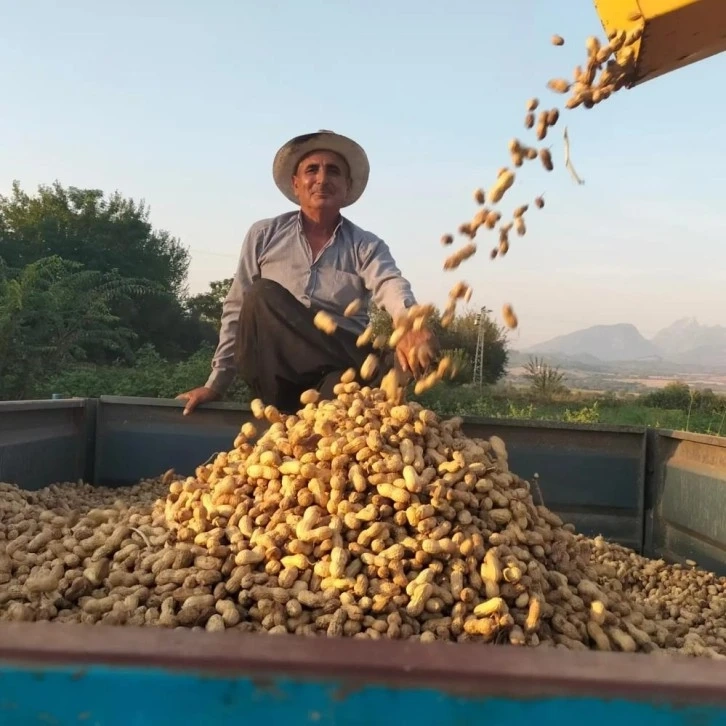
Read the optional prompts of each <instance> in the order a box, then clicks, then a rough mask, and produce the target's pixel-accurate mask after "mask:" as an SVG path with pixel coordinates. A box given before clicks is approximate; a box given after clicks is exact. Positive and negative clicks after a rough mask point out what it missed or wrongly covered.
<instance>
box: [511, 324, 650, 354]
mask: <svg viewBox="0 0 726 726" xmlns="http://www.w3.org/2000/svg"><path fill="white" fill-rule="evenodd" d="M525 352H526V353H531V354H545V353H548V354H554V355H560V356H567V357H568V358H574V359H576V360H579V361H582V362H585V363H587V362H590V363H592V362H593V358H596V359H597V360H600V361H603V362H606V363H609V362H615V361H634V360H643V359H647V358H652V359H658V358H659V357H660V352H659V350H658V348H657V347H656V346H655V345H654V344H653V343H651V342H650V341H649V340H647V339H646V338H644V337H643V336H642V335H641V334H640V332H639V331H638V329H637V328H636V327H635V326H634V325H631V324H630V323H618V324H616V325H593V326H592V327H591V328H585V329H584V330H576V331H575V332H574V333H568V334H567V335H560V336H558V337H556V338H552V339H551V340H547V341H545V342H544V343H538V344H537V345H533V346H532V347H530V348H528V349H527V350H526V351H525Z"/></svg>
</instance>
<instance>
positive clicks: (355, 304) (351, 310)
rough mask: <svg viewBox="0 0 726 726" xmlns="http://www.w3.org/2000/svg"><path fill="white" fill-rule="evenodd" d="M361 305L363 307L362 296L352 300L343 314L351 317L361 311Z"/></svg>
mask: <svg viewBox="0 0 726 726" xmlns="http://www.w3.org/2000/svg"><path fill="white" fill-rule="evenodd" d="M361 307H363V301H362V300H361V299H360V298H358V299H356V300H353V301H352V302H350V303H348V305H347V306H346V308H345V311H344V312H343V315H344V316H345V317H346V318H350V317H352V316H353V315H356V314H357V313H358V312H359V311H360V309H361Z"/></svg>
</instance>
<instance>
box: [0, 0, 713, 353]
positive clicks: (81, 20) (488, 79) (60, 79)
mask: <svg viewBox="0 0 726 726" xmlns="http://www.w3.org/2000/svg"><path fill="white" fill-rule="evenodd" d="M560 4H561V5H562V11H561V12H555V11H554V10H552V9H551V8H553V7H554V6H558V7H559V6H560ZM565 8H566V10H567V11H566V12H564V10H565ZM0 9H2V30H0V41H1V42H0V78H1V81H2V84H1V87H2V99H3V104H2V110H1V111H0V139H2V143H1V144H0V170H1V176H0V191H1V192H3V193H6V192H7V191H8V190H9V189H10V186H11V184H12V181H13V179H18V180H19V181H20V183H21V185H22V186H23V187H24V188H25V189H26V190H28V191H32V190H34V189H35V188H36V187H37V185H38V184H40V183H52V182H53V181H54V180H56V179H57V180H59V181H60V182H61V183H63V184H64V185H74V186H80V187H94V188H100V189H103V190H105V191H108V192H110V191H113V190H115V189H118V190H120V191H121V192H122V193H123V194H125V195H127V196H130V197H134V198H136V199H141V198H143V199H145V200H146V202H147V203H148V204H149V205H150V207H151V219H152V222H153V224H154V226H156V227H159V228H164V229H167V230H169V231H170V232H171V233H172V234H174V235H175V236H177V237H179V238H180V239H181V241H182V242H183V244H184V245H186V246H187V247H188V248H189V249H190V250H191V254H192V263H191V269H190V279H189V283H190V289H191V291H192V292H197V291H201V290H203V289H205V288H206V286H207V283H208V282H209V281H210V280H213V279H219V278H221V277H229V276H231V275H232V274H233V272H234V269H235V264H236V258H237V255H238V252H239V246H240V243H241V241H242V238H243V236H244V234H245V232H246V230H247V228H248V226H249V225H250V223H252V222H253V221H254V220H256V219H259V218H262V217H267V216H272V215H275V214H278V213H281V212H283V211H286V210H288V209H290V208H291V207H290V205H289V203H288V202H287V200H285V199H284V198H283V197H282V196H281V195H280V193H279V192H278V191H277V189H276V187H275V186H274V184H273V182H272V175H271V165H272V158H273V155H274V153H275V151H276V149H277V148H278V146H279V145H280V144H281V143H283V142H284V141H285V140H287V139H288V138H290V137H291V136H294V135H296V134H299V133H303V132H308V131H311V130H316V129H319V128H327V129H334V130H336V131H339V132H341V133H345V134H348V135H350V136H352V137H354V138H355V139H357V140H358V141H359V142H360V143H361V144H362V145H363V146H364V147H365V148H366V150H367V152H368V154H369V156H370V159H371V164H372V172H371V179H370V184H369V187H368V190H367V192H366V194H365V195H364V197H363V199H362V200H361V201H360V202H358V203H357V204H356V205H354V206H353V207H350V208H349V209H348V211H347V215H348V216H349V217H350V218H351V219H352V220H353V221H354V222H356V223H357V224H360V225H361V226H363V227H365V228H367V229H370V230H372V231H374V232H376V233H377V234H378V235H380V236H381V237H383V238H384V239H385V240H386V241H387V242H388V243H389V244H390V245H391V247H392V249H393V251H394V254H395V256H396V258H397V260H398V262H399V264H400V266H401V268H402V269H403V271H404V273H405V274H406V275H407V276H408V277H409V279H411V281H412V283H413V285H414V290H415V292H416V293H417V296H418V297H419V299H420V300H422V301H433V302H436V303H441V302H443V301H444V300H445V297H446V293H447V292H448V290H449V289H450V287H451V286H452V285H453V284H454V283H455V282H457V281H458V280H459V279H465V280H467V281H468V282H470V283H471V284H472V285H473V286H474V289H475V294H474V299H473V301H472V303H473V304H476V305H477V306H479V305H486V306H487V307H489V308H492V309H493V310H494V311H495V312H496V313H497V315H499V311H500V309H501V306H502V304H503V303H505V302H511V303H512V304H513V305H514V307H515V310H516V311H517V313H518V315H519V318H520V321H521V324H520V329H519V331H517V332H516V333H515V334H514V335H513V337H512V342H513V344H514V345H515V346H523V345H527V344H530V343H534V342H537V341H539V340H543V339H545V338H547V337H550V336H552V335H556V334H560V333H563V332H569V331H571V330H573V329H576V328H579V327H584V326H588V325H592V324H597V323H617V322H632V323H635V324H636V325H637V326H638V327H639V329H640V330H641V332H643V334H645V335H650V334H652V333H654V332H655V331H657V330H658V329H659V328H660V327H662V326H664V325H667V324H669V323H670V322H672V321H673V320H674V319H676V318H679V317H684V316H696V317H697V318H698V319H699V320H700V322H702V323H708V324H726V241H724V239H723V238H724V223H725V222H726V202H724V200H723V195H724V176H725V174H726V172H725V171H724V169H726V163H725V162H726V145H725V144H724V136H723V129H724V127H725V124H726V122H725V121H724V117H723V113H724V110H725V106H724V101H723V94H722V93H720V92H719V89H720V88H721V87H722V86H723V77H724V74H725V73H726V54H724V55H723V56H717V57H715V58H712V59H710V60H707V61H704V62H702V63H699V64H695V65H693V66H691V67H690V68H687V69H683V70H680V71H677V72H676V73H674V74H672V75H670V76H665V77H663V78H660V79H658V80H655V81H653V82H652V83H649V84H646V85H644V86H642V87H639V88H636V89H634V90H631V91H623V92H620V93H619V94H616V95H615V96H614V97H612V98H610V99H609V100H608V101H607V102H605V103H603V104H601V105H600V106H598V107H596V108H595V109H593V110H592V111H585V110H583V109H578V110H576V111H571V112H570V111H568V112H565V113H564V114H563V117H562V120H561V121H560V123H559V124H558V126H557V127H556V129H555V132H553V134H554V135H553V137H552V141H550V142H548V143H552V144H553V154H554V158H555V163H556V164H557V167H558V168H556V170H555V172H553V173H552V174H549V175H548V174H546V172H545V171H544V170H543V169H541V167H540V166H539V165H538V163H533V164H532V165H529V166H525V167H524V169H523V170H521V173H520V174H519V178H518V181H517V184H516V185H515V187H514V188H513V190H512V191H510V193H509V195H508V197H507V199H506V201H507V202H509V204H508V206H506V205H505V209H507V210H508V209H510V208H511V207H512V206H516V205H518V204H520V203H522V202H527V201H530V200H531V199H532V198H533V197H534V196H535V195H536V194H538V193H541V192H545V193H546V199H547V206H546V208H545V209H544V210H542V211H537V210H533V211H532V213H530V214H528V222H529V231H528V234H527V236H526V237H524V238H523V239H521V240H520V239H518V238H516V237H514V238H513V243H512V247H511V250H510V252H509V255H508V256H507V257H506V258H505V259H504V260H499V261H496V262H495V263H491V262H490V261H489V258H488V255H487V253H488V251H489V249H490V247H491V246H492V245H493V243H494V241H495V237H494V234H493V233H489V237H488V238H487V237H485V236H482V239H481V244H480V251H479V254H477V255H476V256H475V257H474V258H473V259H472V260H470V261H469V262H468V263H466V264H464V265H463V266H462V267H461V268H459V270H458V271H457V272H454V273H446V274H444V273H443V271H442V270H441V265H442V261H443V258H444V252H443V250H442V248H441V246H440V245H439V242H438V240H439V237H440V235H441V234H442V233H444V232H448V231H452V232H453V231H455V229H456V227H457V226H458V224H459V223H460V222H462V221H465V220H467V219H468V218H469V217H470V216H471V214H472V213H473V212H474V211H475V205H474V202H473V200H472V197H471V194H472V191H473V189H474V188H475V187H477V186H480V185H482V186H484V187H488V186H489V185H490V184H491V182H492V181H493V179H494V175H495V174H496V170H497V168H499V167H500V166H502V165H504V164H506V163H508V153H507V142H508V141H509V139H510V138H511V137H512V136H515V135H516V136H519V137H520V138H522V139H523V140H525V141H526V140H530V141H533V140H534V139H533V137H530V136H528V134H527V132H526V131H525V130H524V127H523V124H522V120H523V116H524V106H525V102H526V100H527V99H528V98H529V97H531V96H534V95H536V96H539V97H540V99H541V100H542V101H543V103H545V104H546V105H548V106H549V105H552V104H559V105H560V106H562V100H563V97H561V96H556V95H554V94H552V93H550V92H548V91H547V89H546V88H545V84H546V82H547V80H548V79H549V78H551V77H554V76H561V75H565V76H567V77H569V76H570V74H571V71H572V68H573V67H574V66H575V65H576V64H578V63H580V62H582V60H583V58H584V54H585V51H584V42H585V38H586V37H587V36H588V35H590V34H597V35H600V36H602V32H603V31H602V28H601V26H600V24H599V21H598V18H597V16H596V14H595V10H594V7H593V3H592V0H577V1H575V0H569V1H567V2H565V0H561V3H560V2H558V3H548V2H542V1H541V0H507V2H493V1H492V0H477V1H475V0H447V2H444V3H440V2H436V3H434V2H432V3H431V4H430V5H427V4H426V3H424V2H421V0H417V1H416V2H413V0H397V1H396V2H392V1H391V0H387V1H386V2H383V1H381V0H368V1H366V2H363V0H359V1H358V2H350V1H348V2H346V1H345V0H337V1H333V0H328V1H327V2H326V1H324V0H306V1H305V2H303V1H302V0H278V1H275V0H270V1H269V2H266V3H264V2H259V1H258V2H250V1H249V0H242V1H238V2H233V1H232V0H217V1H216V2H210V3H209V4H204V3H202V2H189V0H186V1H184V0H174V1H172V0H144V1H143V2H142V1H141V0H126V2H123V3H108V2H99V1H98V0H93V1H91V0H75V1H71V2H66V3H62V4H60V3H55V2H49V1H48V0H37V1H36V2H29V3H17V2H10V0H0ZM552 33H559V34H561V35H563V36H564V37H565V38H566V41H567V42H566V45H565V46H564V47H562V48H555V47H553V46H552V45H550V42H549V39H550V36H551V34H552ZM564 124H567V125H568V127H569V132H570V138H571V147H572V158H573V162H574V164H575V167H576V168H577V170H578V172H579V173H580V175H581V176H582V177H583V178H584V179H585V181H586V184H585V185H584V186H577V185H575V184H574V182H573V181H572V180H571V178H570V177H569V175H568V174H567V172H566V171H565V169H564V166H563V163H562V135H561V134H562V129H563V126H564ZM483 234H484V233H483V232H482V233H480V235H483Z"/></svg>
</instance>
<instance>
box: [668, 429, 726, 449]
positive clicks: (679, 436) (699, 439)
mask: <svg viewBox="0 0 726 726" xmlns="http://www.w3.org/2000/svg"><path fill="white" fill-rule="evenodd" d="M654 431H655V433H656V434H657V435H658V436H662V437H663V438H666V439H676V440H678V441H692V442H693V443H695V444H708V445H709V446H720V447H721V448H722V449H726V436H712V435H710V434H694V433H691V432H689V431H674V430H673V429H654Z"/></svg>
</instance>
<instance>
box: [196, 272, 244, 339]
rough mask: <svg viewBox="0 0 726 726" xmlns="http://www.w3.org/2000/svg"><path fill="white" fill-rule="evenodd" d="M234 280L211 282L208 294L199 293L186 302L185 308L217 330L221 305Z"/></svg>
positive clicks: (226, 279)
mask: <svg viewBox="0 0 726 726" xmlns="http://www.w3.org/2000/svg"><path fill="white" fill-rule="evenodd" d="M233 279H234V278H232V277H227V278H225V279H224V280H213V281H212V282H210V283H209V291H208V292H200V293H199V294H197V295H193V296H192V297H190V298H189V299H188V300H187V308H188V309H189V310H190V311H191V312H192V313H193V314H195V315H197V316H198V317H199V319H200V320H203V321H204V322H206V323H209V324H210V325H213V326H214V327H215V329H216V330H219V327H220V323H221V318H222V305H223V304H224V299H225V298H226V297H227V293H228V292H229V288H230V287H232V280H233Z"/></svg>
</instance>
